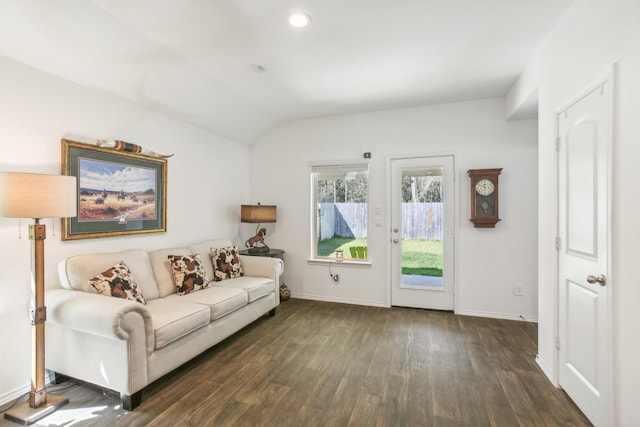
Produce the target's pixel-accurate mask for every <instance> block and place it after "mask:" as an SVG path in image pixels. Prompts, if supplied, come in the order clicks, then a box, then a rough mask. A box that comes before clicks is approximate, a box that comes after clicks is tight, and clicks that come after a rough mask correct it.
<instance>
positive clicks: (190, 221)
mask: <svg viewBox="0 0 640 427" xmlns="http://www.w3.org/2000/svg"><path fill="white" fill-rule="evenodd" d="M0 86H1V87H2V90H0V93H2V96H1V97H0V147H1V148H2V156H0V171H3V172H5V171H23V172H38V173H51V174H59V173H60V158H61V155H60V151H61V147H60V140H61V138H63V137H66V138H69V139H72V140H79V141H82V142H89V143H95V139H96V138H108V137H112V138H118V139H123V140H125V141H129V142H134V143H138V144H140V145H143V146H146V147H148V148H151V149H153V150H155V151H157V152H160V153H175V156H174V157H172V158H171V159H170V160H169V163H168V203H167V205H168V206H167V229H168V231H167V232H166V233H161V234H153V235H148V236H131V237H118V238H115V237H114V238H102V239H90V240H83V241H70V242H62V241H61V240H60V221H59V220H56V221H55V223H54V222H53V220H51V219H48V220H45V224H47V239H46V241H45V254H46V255H45V261H46V267H45V269H46V271H45V277H46V282H47V284H48V285H51V284H52V283H53V282H55V281H56V280H57V277H56V273H55V269H56V266H57V264H58V262H59V261H60V260H61V259H62V258H63V257H65V256H67V255H71V254H76V253H81V252H88V251H94V252H95V251H114V250H119V249H123V248H141V249H153V248H157V247H171V246H174V247H175V246H184V245H186V244H189V243H194V242H196V241H200V240H204V239H206V238H210V237H222V236H225V237H230V238H232V239H235V238H236V236H237V235H238V223H239V205H240V204H241V203H243V202H246V200H245V199H247V196H248V194H249V193H248V185H249V184H248V174H249V168H248V165H249V148H248V147H247V146H245V145H241V144H239V143H236V142H233V141H230V140H228V139H224V138H222V137H219V136H216V135H213V134H211V133H208V132H205V131H203V130H201V129H199V128H195V127H193V126H189V125H186V124H183V123H180V122H176V121H175V120H172V119H170V118H167V117H165V116H162V115H158V114H153V113H149V112H148V111H146V110H144V109H141V108H139V107H136V106H134V105H132V104H130V103H128V102H125V101H121V100H119V99H117V98H114V97H111V96H108V95H105V94H101V93H98V92H95V91H93V90H91V89H88V88H84V87H81V86H78V85H74V84H70V83H67V82H64V81H62V80H60V79H57V78H55V77H51V76H49V75H46V74H43V73H41V72H39V71H35V70H33V69H30V68H28V67H26V66H23V65H21V64H19V63H16V62H13V61H11V60H8V59H5V58H2V57H0ZM28 223H29V221H26V220H23V221H22V230H21V233H22V239H18V234H19V227H18V220H17V219H8V218H0V271H2V274H0V342H1V343H2V349H1V350H0V404H3V403H5V402H7V401H8V400H10V399H12V398H15V397H17V395H19V394H21V393H22V392H24V391H26V390H28V385H29V379H30V362H29V360H30V348H31V347H30V346H31V344H30V333H31V332H30V326H29V317H28V302H29V296H30V290H29V283H30V281H29V280H30V279H29V275H30V269H29V266H30V241H29V239H28V235H27V224H28ZM54 229H55V230H54ZM54 231H55V236H54V235H53V232H54Z"/></svg>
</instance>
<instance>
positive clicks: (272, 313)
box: [269, 308, 276, 317]
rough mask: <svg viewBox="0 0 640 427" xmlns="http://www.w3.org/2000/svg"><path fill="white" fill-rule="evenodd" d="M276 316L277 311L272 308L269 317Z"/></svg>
mask: <svg viewBox="0 0 640 427" xmlns="http://www.w3.org/2000/svg"><path fill="white" fill-rule="evenodd" d="M275 315H276V309H275V308H272V309H271V310H269V317H273V316H275Z"/></svg>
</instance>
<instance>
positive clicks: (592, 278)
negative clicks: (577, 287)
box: [587, 274, 607, 286]
mask: <svg viewBox="0 0 640 427" xmlns="http://www.w3.org/2000/svg"><path fill="white" fill-rule="evenodd" d="M587 282H589V283H600V286H604V285H605V284H606V283H607V278H606V277H604V274H598V275H597V276H591V275H589V276H587Z"/></svg>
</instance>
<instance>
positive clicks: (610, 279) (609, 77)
mask: <svg viewBox="0 0 640 427" xmlns="http://www.w3.org/2000/svg"><path fill="white" fill-rule="evenodd" d="M614 75H615V64H614V66H612V67H611V68H610V70H609V71H608V72H607V73H606V74H605V75H604V76H602V77H601V78H599V79H597V80H596V81H595V82H594V83H592V84H590V85H589V86H587V87H586V88H584V89H583V90H581V91H580V92H578V94H577V95H575V96H573V97H572V98H571V99H570V100H569V101H568V102H566V103H565V104H563V105H562V106H560V107H558V108H557V109H556V111H555V114H554V140H555V143H554V156H555V173H554V176H553V179H554V182H553V185H554V187H555V193H556V197H555V216H554V219H553V220H554V233H555V236H556V239H558V238H559V236H560V203H561V200H560V152H559V149H558V145H557V144H558V142H559V139H560V115H561V114H563V113H564V111H566V110H567V109H569V108H570V107H571V106H573V105H575V104H576V103H578V102H579V101H581V100H582V99H583V98H585V97H586V96H588V95H589V94H591V93H592V92H593V91H594V90H597V89H598V88H599V87H600V86H602V85H603V84H604V83H607V82H608V83H609V84H610V85H611V95H610V100H609V101H610V103H611V105H610V113H611V117H610V126H609V130H608V133H609V146H608V147H607V172H606V178H607V200H606V204H607V242H606V244H607V283H608V285H607V286H606V291H607V293H608V295H607V313H606V321H607V327H608V334H607V342H606V343H604V345H603V347H604V348H605V349H607V352H608V354H607V365H608V366H607V368H608V371H609V377H608V378H607V381H608V383H609V384H608V388H609V399H608V402H607V404H608V416H609V422H610V423H611V425H615V424H614V421H615V420H614V418H615V417H614V414H615V411H614V409H615V406H614V402H615V399H614V395H615V388H614V387H613V381H612V379H613V376H614V374H615V370H614V359H613V332H614V328H613V320H614V319H613V292H614V289H613V288H612V286H611V284H612V283H615V280H614V272H613V262H612V258H613V256H612V255H613V250H612V249H613V241H612V236H613V224H612V219H611V218H612V217H611V214H612V206H613V144H614V131H613V128H614V121H615V108H614V99H615V91H616V82H615V79H614ZM564 244H566V242H561V245H564ZM554 277H555V280H554V286H555V294H554V319H553V322H554V328H553V330H554V333H555V343H554V346H553V351H554V358H553V364H554V366H553V377H552V381H553V384H554V385H555V386H556V387H558V388H561V385H560V349H559V345H558V342H559V337H560V310H561V309H562V306H561V304H560V303H561V301H560V286H561V283H560V282H561V279H560V250H558V249H557V246H556V250H555V257H554ZM563 345H565V344H564V343H560V346H563Z"/></svg>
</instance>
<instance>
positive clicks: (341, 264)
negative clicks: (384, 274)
mask: <svg viewBox="0 0 640 427" xmlns="http://www.w3.org/2000/svg"><path fill="white" fill-rule="evenodd" d="M307 264H311V265H328V264H331V265H332V266H333V267H366V268H371V264H372V262H371V261H347V260H344V261H342V262H337V261H336V260H335V259H331V258H330V259H322V258H309V259H307Z"/></svg>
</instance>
